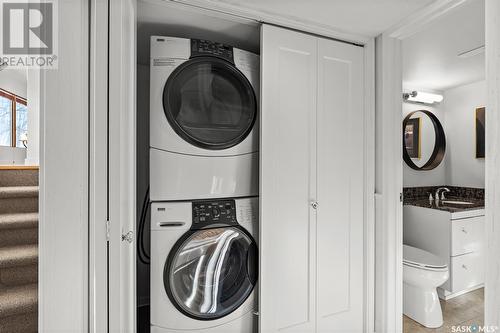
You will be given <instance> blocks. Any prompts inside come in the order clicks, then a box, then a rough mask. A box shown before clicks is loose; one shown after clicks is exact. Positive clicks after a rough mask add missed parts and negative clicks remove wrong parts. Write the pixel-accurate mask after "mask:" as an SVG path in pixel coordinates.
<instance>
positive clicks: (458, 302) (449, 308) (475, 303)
mask: <svg viewBox="0 0 500 333" xmlns="http://www.w3.org/2000/svg"><path fill="white" fill-rule="evenodd" d="M441 309H442V310H443V321H444V324H443V326H441V327H440V328H436V329H431V328H426V327H424V326H422V325H420V324H419V323H417V322H416V321H413V320H412V319H410V318H408V317H406V316H403V332H404V333H450V332H451V331H452V329H451V328H452V326H472V325H477V326H482V325H483V323H484V319H483V318H484V288H481V289H477V290H474V291H471V292H469V293H467V294H464V295H461V296H458V297H455V298H452V299H450V300H448V301H443V300H441Z"/></svg>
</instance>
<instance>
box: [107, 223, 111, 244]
mask: <svg viewBox="0 0 500 333" xmlns="http://www.w3.org/2000/svg"><path fill="white" fill-rule="evenodd" d="M110 229H111V226H110V223H109V220H106V241H108V242H109V238H110V236H109V234H110Z"/></svg>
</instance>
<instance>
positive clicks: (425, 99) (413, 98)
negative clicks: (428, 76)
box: [403, 91, 443, 104]
mask: <svg viewBox="0 0 500 333" xmlns="http://www.w3.org/2000/svg"><path fill="white" fill-rule="evenodd" d="M403 99H404V100H405V101H407V102H415V103H423V104H434V103H441V102H442V101H443V95H439V94H432V93H426V92H422V91H412V92H409V93H404V94H403Z"/></svg>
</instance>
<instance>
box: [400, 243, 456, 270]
mask: <svg viewBox="0 0 500 333" xmlns="http://www.w3.org/2000/svg"><path fill="white" fill-rule="evenodd" d="M403 263H406V264H410V265H412V266H415V265H417V266H420V267H424V268H433V269H438V268H446V261H445V260H444V259H442V258H440V257H438V256H436V255H434V254H432V253H430V252H427V251H424V250H421V249H418V248H416V247H413V246H409V245H403Z"/></svg>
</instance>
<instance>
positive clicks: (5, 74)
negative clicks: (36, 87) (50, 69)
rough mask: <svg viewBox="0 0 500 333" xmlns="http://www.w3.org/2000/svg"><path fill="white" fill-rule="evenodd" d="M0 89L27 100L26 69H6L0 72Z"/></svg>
mask: <svg viewBox="0 0 500 333" xmlns="http://www.w3.org/2000/svg"><path fill="white" fill-rule="evenodd" d="M0 88H2V89H5V90H7V91H9V92H11V93H13V94H16V95H18V96H21V97H23V98H27V96H28V93H27V79H26V69H13V68H6V69H4V70H2V71H0Z"/></svg>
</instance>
